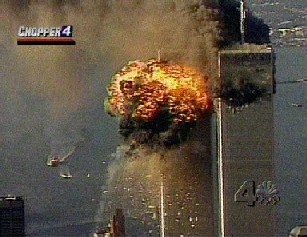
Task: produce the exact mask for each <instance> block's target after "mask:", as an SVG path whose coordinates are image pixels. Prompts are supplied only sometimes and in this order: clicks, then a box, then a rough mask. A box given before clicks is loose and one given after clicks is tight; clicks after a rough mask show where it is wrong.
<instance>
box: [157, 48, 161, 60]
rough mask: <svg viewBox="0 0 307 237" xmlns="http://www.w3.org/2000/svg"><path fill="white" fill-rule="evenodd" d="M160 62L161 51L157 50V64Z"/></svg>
mask: <svg viewBox="0 0 307 237" xmlns="http://www.w3.org/2000/svg"><path fill="white" fill-rule="evenodd" d="M160 61H161V49H158V62H160Z"/></svg>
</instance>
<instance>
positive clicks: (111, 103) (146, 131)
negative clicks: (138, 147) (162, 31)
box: [105, 59, 212, 145]
mask: <svg viewBox="0 0 307 237" xmlns="http://www.w3.org/2000/svg"><path fill="white" fill-rule="evenodd" d="M207 81H208V77H206V76H205V75H203V74H201V73H199V72H197V71H196V70H193V69H191V68H187V67H183V66H180V65H176V64H170V63H168V62H166V61H157V60H153V59H152V60H148V61H146V62H142V61H131V62H129V63H128V65H126V66H125V67H123V68H122V69H121V70H120V71H119V72H118V73H116V74H115V75H114V76H113V78H112V82H111V84H110V85H109V87H108V88H107V90H108V98H107V100H106V103H105V107H106V110H107V112H108V113H109V114H110V115H112V116H116V117H119V118H120V124H121V130H120V133H121V134H122V135H123V136H125V137H128V136H129V135H130V134H132V133H133V134H134V135H135V134H142V135H141V137H142V138H141V139H140V136H138V135H137V136H134V139H136V140H137V141H138V142H143V143H145V142H149V141H151V142H153V141H155V140H156V139H155V138H158V140H159V141H162V142H163V144H164V145H167V144H168V143H170V144H169V145H172V144H176V143H179V142H180V141H181V140H184V139H185V137H186V133H187V131H188V130H189V129H190V128H191V127H193V126H194V125H195V123H196V122H197V121H198V120H199V119H200V118H202V117H203V115H204V114H205V113H206V112H208V111H210V110H211V108H212V100H211V98H210V96H209V93H208V87H207ZM165 132H166V134H165ZM155 135H156V136H155ZM161 138H162V140H161Z"/></svg>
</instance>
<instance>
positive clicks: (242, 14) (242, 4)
mask: <svg viewBox="0 0 307 237" xmlns="http://www.w3.org/2000/svg"><path fill="white" fill-rule="evenodd" d="M245 20H246V2H245V0H241V2H240V32H241V44H244V42H245Z"/></svg>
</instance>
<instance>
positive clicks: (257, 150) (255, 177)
mask: <svg viewBox="0 0 307 237" xmlns="http://www.w3.org/2000/svg"><path fill="white" fill-rule="evenodd" d="M274 59H275V57H274V52H273V50H272V48H271V47H268V46H267V45H238V46H236V47H232V48H231V49H227V50H221V51H220V53H219V76H220V80H221V87H222V93H221V98H220V99H219V102H218V113H217V116H218V122H217V128H218V129H217V131H218V184H219V204H220V205H219V210H220V213H219V218H218V219H219V236H220V237H232V236H236V237H246V236H249V237H259V236H261V237H272V236H275V230H274V227H275V223H274V221H275V218H274V207H275V204H276V203H277V202H278V201H279V196H278V190H277V189H276V186H275V184H274V133H273V127H274V126H273V122H274V121H273V96H274V92H275V89H274V88H275V86H274V85H275V80H274V71H275V69H274Z"/></svg>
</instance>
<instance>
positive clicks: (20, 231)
mask: <svg viewBox="0 0 307 237" xmlns="http://www.w3.org/2000/svg"><path fill="white" fill-rule="evenodd" d="M0 236H1V237H19V236H25V220H24V200H23V198H22V197H10V196H8V197H0Z"/></svg>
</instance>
